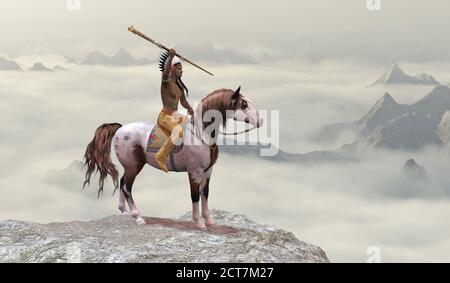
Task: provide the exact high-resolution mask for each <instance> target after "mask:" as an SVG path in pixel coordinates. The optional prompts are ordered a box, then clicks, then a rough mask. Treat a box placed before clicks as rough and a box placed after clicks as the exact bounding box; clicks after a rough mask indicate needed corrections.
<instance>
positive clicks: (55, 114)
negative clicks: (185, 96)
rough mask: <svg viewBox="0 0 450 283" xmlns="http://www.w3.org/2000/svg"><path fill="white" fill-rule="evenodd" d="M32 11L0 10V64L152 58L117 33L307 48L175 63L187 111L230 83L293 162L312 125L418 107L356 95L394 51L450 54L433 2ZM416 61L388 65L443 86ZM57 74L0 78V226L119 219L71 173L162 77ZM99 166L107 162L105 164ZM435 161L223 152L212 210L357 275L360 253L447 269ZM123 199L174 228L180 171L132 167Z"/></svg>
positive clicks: (115, 72) (23, 5) (0, 1)
mask: <svg viewBox="0 0 450 283" xmlns="http://www.w3.org/2000/svg"><path fill="white" fill-rule="evenodd" d="M37 2H38V1H31V0H30V1H26V0H19V1H6V0H0V18H1V19H2V23H4V24H2V25H0V32H1V34H2V36H3V39H2V41H1V43H0V54H2V55H5V56H7V57H8V58H10V59H14V60H16V61H17V62H18V63H19V64H21V65H22V66H23V67H25V68H27V67H29V66H31V65H32V64H33V63H34V62H37V61H40V62H43V63H44V64H46V65H47V66H53V65H55V64H61V65H64V64H65V61H66V57H65V56H75V57H78V58H82V57H83V55H84V54H86V53H88V52H90V51H93V50H101V51H104V52H106V53H108V54H112V53H113V52H115V51H116V50H117V49H119V48H120V47H125V48H127V49H128V50H130V51H131V52H132V54H133V55H136V56H137V57H139V56H146V57H149V58H152V56H154V55H155V54H157V53H158V50H157V49H156V48H153V47H152V46H149V45H148V44H147V43H145V42H144V41H142V40H140V39H138V38H136V37H134V36H131V35H130V34H129V33H128V32H127V31H126V28H127V27H128V26H129V25H130V24H135V25H136V27H138V28H140V29H141V30H143V31H145V32H146V33H148V34H151V35H152V36H154V37H155V38H156V39H158V40H160V41H162V42H165V43H167V44H168V45H175V44H178V43H182V44H194V45H195V44H197V43H202V42H204V41H206V40H208V41H211V42H212V43H213V44H214V45H216V46H218V47H223V48H225V47H226V48H231V49H234V50H238V51H246V52H251V51H258V52H261V50H262V51H264V52H268V53H270V54H271V55H274V56H279V55H280V54H284V53H286V54H291V55H294V54H296V53H297V52H299V51H300V52H303V51H304V50H309V51H308V52H311V53H310V54H313V56H316V59H318V58H320V60H312V61H307V62H304V61H292V60H286V58H280V60H278V61H271V62H267V63H265V62H262V63H260V64H258V65H235V66H233V65H217V64H211V65H209V64H208V62H204V63H205V64H206V66H208V69H210V71H212V72H213V73H214V74H215V76H214V77H209V76H206V75H205V74H203V73H201V72H199V71H198V70H196V69H194V68H193V67H190V66H188V65H185V78H184V81H185V82H186V84H187V85H188V87H189V89H190V95H191V96H190V97H191V98H190V99H191V101H192V103H195V102H196V101H199V100H200V99H201V98H202V97H203V96H205V95H206V94H207V93H209V92H210V91H212V90H214V89H217V88H221V87H226V88H233V89H234V88H236V87H237V86H238V85H241V86H242V91H243V93H244V94H245V95H247V96H248V97H250V98H251V99H252V100H253V101H254V103H255V106H256V107H257V108H258V109H274V110H279V111H280V146H281V149H282V150H284V151H287V152H291V153H306V152H309V151H312V150H317V149H323V148H322V147H320V146H319V145H315V144H311V143H308V142H306V141H305V140H304V139H303V137H304V136H305V135H306V134H307V133H309V132H311V131H312V130H315V129H317V128H318V127H320V126H323V125H325V124H329V123H334V122H350V121H353V120H356V119H359V118H360V117H361V116H362V115H364V114H365V113H366V112H367V111H368V110H369V108H370V107H371V106H372V105H373V103H374V102H375V101H376V100H377V99H378V98H380V97H381V96H382V95H383V94H384V93H385V92H386V91H389V92H390V93H391V94H392V96H393V97H394V98H395V99H396V101H398V102H399V103H413V102H414V101H416V100H417V99H419V98H421V97H423V96H425V95H426V94H427V93H428V92H429V91H430V90H431V87H391V88H381V87H380V88H377V87H372V88H369V87H368V85H370V84H371V83H372V82H373V81H374V80H375V79H376V78H378V77H379V76H380V75H381V73H382V72H383V71H384V69H385V68H387V67H388V63H387V61H389V60H390V58H396V57H397V56H399V54H402V52H404V51H405V50H408V51H409V50H412V51H413V50H417V49H420V48H430V49H431V50H432V51H433V52H434V51H435V53H432V55H433V56H438V55H439V56H444V55H445V52H444V53H442V52H443V51H442V50H445V49H446V48H447V47H448V46H449V45H448V41H449V39H448V38H446V37H443V36H442V34H444V33H445V32H446V31H445V30H444V29H445V27H446V26H448V25H449V24H450V22H449V21H450V20H449V18H448V17H447V15H446V11H448V8H450V4H447V3H448V2H447V1H434V2H433V4H431V3H429V2H427V1H402V0H391V1H383V0H382V10H381V11H380V12H369V11H368V10H367V8H366V3H365V2H366V1H356V0H355V1H353V0H346V1H325V0H320V1H283V2H280V1H266V2H264V5H261V4H260V2H259V1H226V2H221V3H213V1H172V2H170V3H169V2H164V1H128V2H127V3H126V4H125V3H124V2H123V1H86V0H81V10H80V11H79V12H73V11H72V12H71V11H68V10H67V9H66V3H65V1H57V0H44V1H39V3H37ZM338 2H339V3H338ZM214 11H220V12H214ZM427 54H428V53H427ZM436 54H437V55H436ZM442 54H444V55H442ZM428 55H429V54H428ZM428 55H427V56H425V57H424V58H427V59H428V60H426V61H423V60H420V62H416V61H414V60H413V61H414V62H404V63H402V64H401V67H402V68H404V70H405V71H406V72H407V73H410V74H417V73H421V72H426V73H431V74H433V75H434V76H435V77H436V79H437V80H438V81H441V82H443V83H446V84H447V83H448V82H450V71H449V70H450V63H449V62H448V61H446V60H444V59H445V56H444V57H442V59H436V57H433V56H431V55H430V56H428ZM0 56H1V55H0ZM281 57H283V56H281ZM64 66H65V67H66V68H67V69H68V71H67V72H56V73H39V72H27V71H25V72H6V71H0V97H1V99H2V103H1V104H0V117H1V119H0V137H1V139H0V156H1V157H2V160H3V162H2V163H1V165H0V181H1V182H2V186H1V187H0V192H1V193H2V195H3V196H4V197H2V200H0V219H8V218H11V219H20V220H31V221H39V222H51V221H67V220H75V219H77V220H88V219H93V218H98V217H103V216H106V215H110V214H113V213H117V212H118V210H117V208H116V206H117V196H114V197H111V193H112V190H111V184H110V183H108V184H109V186H107V188H105V194H104V196H103V197H101V198H100V199H99V200H97V199H96V197H95V191H96V187H95V182H94V185H93V186H91V187H89V188H88V189H87V190H86V191H82V190H81V184H82V181H83V173H82V172H80V170H78V169H77V167H76V166H75V165H72V166H71V164H72V163H73V162H74V161H77V160H81V159H82V156H83V154H84V150H85V148H86V145H87V143H88V142H89V141H90V140H91V139H92V135H93V133H94V131H95V129H96V128H97V127H98V126H99V125H100V124H102V123H104V122H119V123H121V124H126V123H129V122H133V121H148V122H151V121H154V120H155V118H156V117H157V114H158V111H159V109H160V107H161V105H160V99H159V83H160V81H159V80H160V74H159V72H158V71H157V67H156V66H155V65H146V66H139V67H124V68H119V67H104V66H75V65H64ZM342 143H343V141H336V145H338V144H342ZM333 146H335V145H331V148H333ZM412 157H413V158H415V159H416V161H417V162H418V163H419V164H421V165H423V166H424V167H425V168H426V170H427V172H428V174H429V176H430V178H431V179H432V180H433V182H432V183H431V184H429V185H427V186H426V187H420V188H419V189H418V190H419V191H418V193H417V194H413V195H411V194H405V192H404V191H401V190H399V182H401V180H400V179H399V178H398V174H399V172H400V170H401V168H402V166H403V164H404V162H405V161H406V160H408V159H409V158H412ZM113 160H114V161H115V163H116V164H117V165H119V163H118V161H117V160H116V159H115V156H114V155H113ZM448 163H449V159H448V154H447V152H446V151H443V150H442V149H436V148H427V149H424V150H423V151H420V152H378V153H376V154H368V156H367V157H366V158H365V159H364V160H361V161H359V162H356V163H325V164H323V163H322V164H316V165H296V166H293V165H289V164H285V163H274V162H269V161H261V160H260V159H258V158H249V157H238V156H230V155H227V154H222V155H221V156H220V158H219V162H218V164H217V165H216V166H215V169H214V173H213V177H212V180H211V193H210V195H211V197H210V204H211V207H214V208H218V209H224V210H230V211H236V212H241V213H244V214H246V215H247V216H249V217H250V218H252V219H254V220H256V221H258V222H261V223H268V224H273V225H276V226H278V227H281V228H283V229H287V230H289V231H292V232H294V233H295V235H296V236H297V237H298V238H299V239H301V240H304V241H307V242H309V243H313V244H316V245H319V246H321V247H322V248H323V249H324V250H325V251H326V253H327V254H328V256H329V257H330V259H331V260H332V261H357V262H365V261H366V260H367V258H368V255H367V253H366V251H367V248H368V247H370V246H378V247H379V248H380V250H381V252H382V260H383V261H450V254H449V253H448V251H449V250H450V236H449V235H450V226H449V225H448V224H447V222H448V221H447V219H446V217H445V216H446V215H450V201H449V198H448V197H449V195H450V191H449V190H448V187H450V178H449V177H448V173H447V168H449V164H448ZM242 168H252V169H251V170H243V169H242ZM119 169H120V171H121V172H122V169H121V168H120V167H119ZM230 175H232V176H234V178H229V176H230ZM274 176H277V177H276V178H275V177H274ZM134 192H135V199H136V201H137V204H138V206H139V207H140V209H141V212H142V213H143V214H144V215H149V216H159V217H174V216H179V215H181V214H184V213H185V212H186V211H189V210H190V208H191V203H190V198H189V186H188V180H187V176H185V174H183V173H172V174H170V175H165V174H163V173H161V172H159V171H157V170H154V169H153V168H151V167H146V168H145V169H144V170H143V171H142V173H141V174H140V175H139V176H138V178H137V181H136V183H135V186H134Z"/></svg>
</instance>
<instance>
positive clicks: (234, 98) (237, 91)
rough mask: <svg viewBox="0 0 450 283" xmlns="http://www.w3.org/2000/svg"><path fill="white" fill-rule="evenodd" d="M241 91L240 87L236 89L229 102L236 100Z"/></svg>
mask: <svg viewBox="0 0 450 283" xmlns="http://www.w3.org/2000/svg"><path fill="white" fill-rule="evenodd" d="M240 91H241V86H239V87H238V89H236V91H235V92H234V94H233V96H232V97H231V100H233V101H234V100H236V99H237V98H238V97H239V92H240Z"/></svg>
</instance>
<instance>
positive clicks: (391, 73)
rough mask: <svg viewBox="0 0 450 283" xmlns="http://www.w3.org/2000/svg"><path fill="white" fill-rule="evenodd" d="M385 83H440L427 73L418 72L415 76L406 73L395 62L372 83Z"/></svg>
mask: <svg viewBox="0 0 450 283" xmlns="http://www.w3.org/2000/svg"><path fill="white" fill-rule="evenodd" d="M387 84H424V85H439V84H440V83H439V82H438V81H436V80H435V79H434V77H433V76H432V75H429V74H425V73H422V74H419V75H416V76H410V75H407V74H406V73H405V72H404V71H403V70H402V69H401V68H400V67H399V66H398V65H397V64H393V65H392V66H391V67H389V68H388V69H387V70H386V71H385V72H384V73H383V75H382V76H381V77H380V78H379V79H378V80H376V81H375V83H373V85H387Z"/></svg>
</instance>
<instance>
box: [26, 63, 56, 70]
mask: <svg viewBox="0 0 450 283" xmlns="http://www.w3.org/2000/svg"><path fill="white" fill-rule="evenodd" d="M29 70H30V71H37V72H53V70H52V69H50V68H48V67H46V66H45V65H44V64H42V63H41V62H36V63H34V65H33V66H32V67H31V68H30V69H29Z"/></svg>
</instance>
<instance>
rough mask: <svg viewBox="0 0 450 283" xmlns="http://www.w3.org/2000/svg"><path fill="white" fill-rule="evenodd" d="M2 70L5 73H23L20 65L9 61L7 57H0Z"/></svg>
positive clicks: (0, 68)
mask: <svg viewBox="0 0 450 283" xmlns="http://www.w3.org/2000/svg"><path fill="white" fill-rule="evenodd" d="M0 70H3V71H22V68H20V66H19V64H17V63H16V62H15V61H13V60H8V59H6V58H5V57H0Z"/></svg>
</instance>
